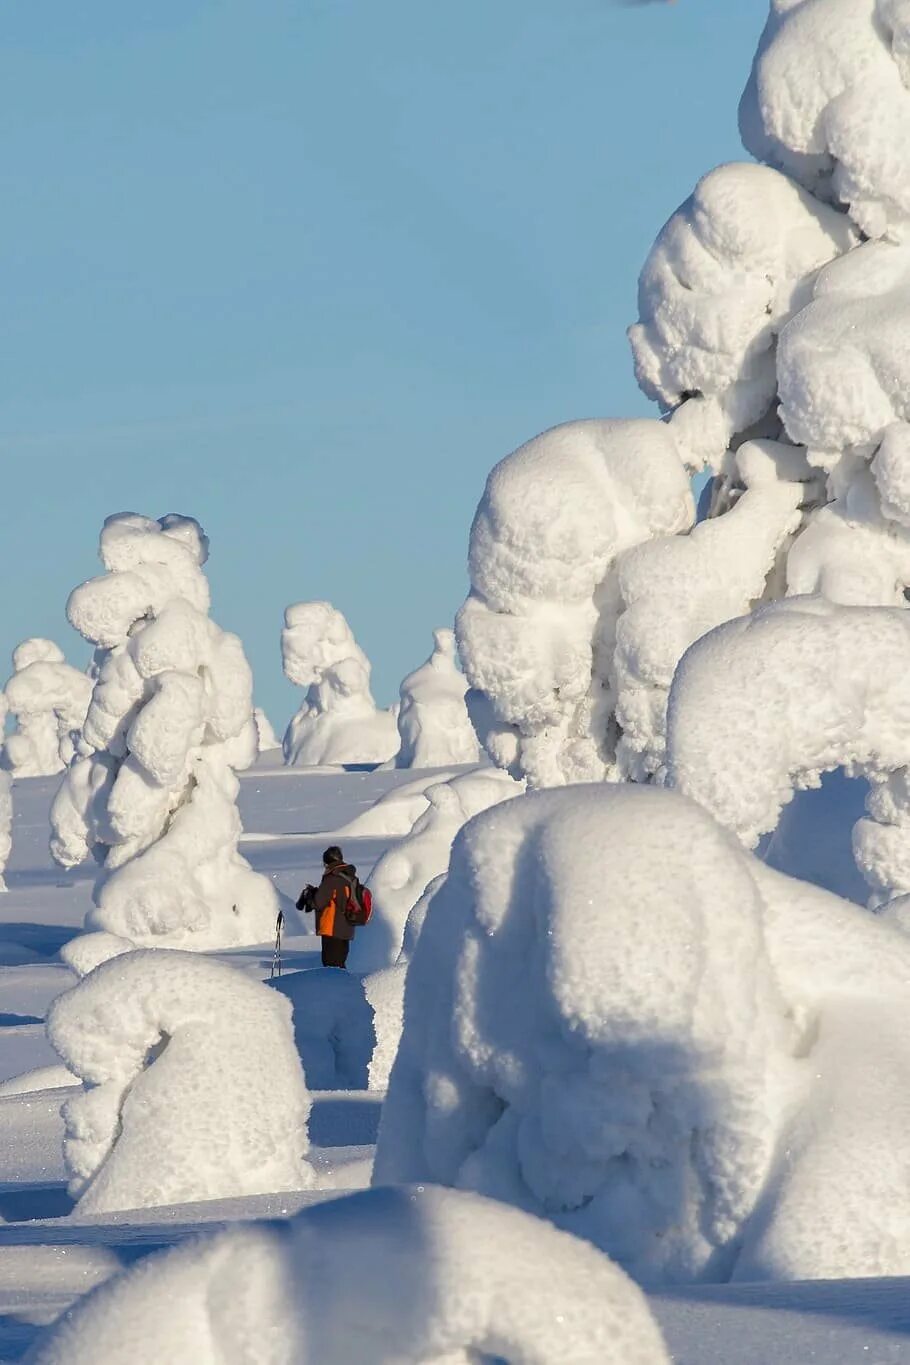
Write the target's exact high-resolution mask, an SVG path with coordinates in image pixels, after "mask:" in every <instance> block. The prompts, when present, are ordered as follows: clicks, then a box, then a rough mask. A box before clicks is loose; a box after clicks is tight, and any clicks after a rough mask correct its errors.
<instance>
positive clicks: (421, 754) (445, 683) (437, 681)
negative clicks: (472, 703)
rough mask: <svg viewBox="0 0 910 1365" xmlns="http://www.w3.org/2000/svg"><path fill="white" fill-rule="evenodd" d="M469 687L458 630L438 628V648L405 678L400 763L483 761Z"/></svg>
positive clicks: (435, 639)
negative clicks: (470, 710)
mask: <svg viewBox="0 0 910 1365" xmlns="http://www.w3.org/2000/svg"><path fill="white" fill-rule="evenodd" d="M467 687H468V683H467V679H466V678H465V676H464V674H463V673H462V671H461V669H460V668H459V667H458V662H457V660H456V657H455V632H454V631H451V630H435V631H434V632H433V653H432V654H431V655H430V657H429V659H427V661H426V663H425V664H421V666H420V668H417V669H415V670H414V672H413V673H409V674H408V676H407V677H406V678H405V679H404V681H403V682H402V684H401V705H400V707H399V710H398V733H399V735H400V737H401V747H400V749H399V750H398V753H397V754H396V756H395V766H396V768H444V767H448V766H449V765H450V764H469V763H477V762H478V761H479V759H480V746H479V745H478V742H477V735H476V734H475V733H474V727H473V725H472V724H471V721H470V718H469V716H468V710H467V707H466V706H465V700H464V696H465V692H466V691H467Z"/></svg>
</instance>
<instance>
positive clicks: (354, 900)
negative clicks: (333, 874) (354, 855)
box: [337, 872, 373, 928]
mask: <svg viewBox="0 0 910 1365" xmlns="http://www.w3.org/2000/svg"><path fill="white" fill-rule="evenodd" d="M337 875H338V876H339V877H340V878H341V880H342V881H343V882H344V889H345V891H346V892H347V904H346V905H345V907H344V917H345V919H346V920H347V922H348V924H353V925H355V926H356V927H357V928H362V927H363V925H365V924H369V922H370V916H371V915H372V913H373V893H372V891H371V890H370V888H369V887H368V886H364V884H363V882H361V881H360V879H359V878H358V877H349V876H348V875H347V873H345V872H339V873H338V874H337Z"/></svg>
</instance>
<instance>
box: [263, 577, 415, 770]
mask: <svg viewBox="0 0 910 1365" xmlns="http://www.w3.org/2000/svg"><path fill="white" fill-rule="evenodd" d="M284 621H285V625H284V630H283V631H282V632H281V654H282V659H283V661H284V671H285V675H286V676H287V678H288V679H289V680H290V681H291V682H292V683H294V684H296V686H297V687H302V688H305V689H306V695H305V696H304V699H303V704H302V706H301V707H300V710H299V711H298V712H297V714H296V715H295V716H293V717H292V719H291V722H290V724H289V725H288V728H287V731H286V733H285V736H284V757H285V762H286V763H297V764H302V765H318V764H344V763H385V762H386V761H387V760H388V759H391V758H393V757H394V756H395V754H396V753H397V751H398V745H399V737H398V727H397V724H396V719H395V714H394V712H392V711H380V710H378V708H377V706H376V703H375V701H374V700H373V695H372V693H371V691H370V672H371V668H370V661H369V660H368V658H367V656H366V655H365V654H364V652H363V650H362V649H361V648H360V646H359V645H358V644H357V641H356V640H355V639H354V635H353V633H352V631H351V628H350V626H349V625H348V623H347V621H346V620H345V619H344V616H343V615H342V614H341V612H340V611H337V610H336V608H335V607H333V606H332V605H331V603H330V602H297V603H295V604H294V605H292V606H290V607H288V608H287V609H286V611H285V613H284Z"/></svg>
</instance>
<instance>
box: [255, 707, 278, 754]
mask: <svg viewBox="0 0 910 1365" xmlns="http://www.w3.org/2000/svg"><path fill="white" fill-rule="evenodd" d="M253 720H254V721H255V722H256V739H257V741H258V752H259V753H260V754H266V753H269V752H270V751H271V750H272V749H280V748H281V741H280V739H278V738H277V736H276V734H275V731H274V729H273V728H272V722H271V721H270V720H269V718H268V716H267V715H266V714H265V712H264V711H263V709H262V707H261V706H257V707H255V708H254V710H253Z"/></svg>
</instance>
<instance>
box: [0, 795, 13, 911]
mask: <svg viewBox="0 0 910 1365" xmlns="http://www.w3.org/2000/svg"><path fill="white" fill-rule="evenodd" d="M12 830H13V779H12V777H11V776H10V774H9V773H7V772H3V771H2V769H0V892H3V891H5V890H6V882H5V881H4V880H3V873H4V872H5V870H6V864H7V861H8V859H9V855H10V852H11V850H12V847H13V837H12Z"/></svg>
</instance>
